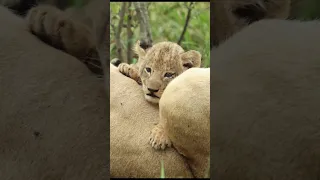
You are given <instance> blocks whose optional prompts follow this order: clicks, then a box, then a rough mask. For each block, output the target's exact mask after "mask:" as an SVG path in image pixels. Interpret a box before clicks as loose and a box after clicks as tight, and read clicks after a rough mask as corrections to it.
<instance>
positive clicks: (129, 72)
mask: <svg viewBox="0 0 320 180" xmlns="http://www.w3.org/2000/svg"><path fill="white" fill-rule="evenodd" d="M118 68H119V71H120V72H121V73H122V74H123V75H125V76H128V77H130V78H131V79H133V80H135V81H137V83H138V84H140V85H141V79H140V76H139V70H138V68H137V67H136V65H134V64H127V63H121V64H119V66H118Z"/></svg>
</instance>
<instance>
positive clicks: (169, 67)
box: [119, 42, 201, 103]
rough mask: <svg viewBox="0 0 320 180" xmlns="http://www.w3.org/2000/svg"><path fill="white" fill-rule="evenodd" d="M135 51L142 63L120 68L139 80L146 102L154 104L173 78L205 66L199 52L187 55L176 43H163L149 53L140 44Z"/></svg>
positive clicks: (124, 72) (122, 71) (191, 52)
mask: <svg viewBox="0 0 320 180" xmlns="http://www.w3.org/2000/svg"><path fill="white" fill-rule="evenodd" d="M135 52H136V53H137V54H138V56H139V59H138V64H136V65H128V64H125V63H122V64H120V65H119V71H120V72H121V73H123V74H125V75H127V76H129V77H131V78H132V79H135V80H137V79H138V78H139V79H140V81H141V83H142V89H143V92H144V94H145V98H146V100H147V101H149V102H152V103H158V102H159V99H160V98H161V95H162V93H163V91H164V90H165V88H166V86H167V85H168V83H169V82H170V81H171V80H172V79H174V78H175V77H177V76H179V75H180V74H181V73H182V72H184V71H185V70H187V69H188V68H191V67H200V64H201V54H200V53H199V52H198V51H194V50H190V51H187V52H185V51H184V50H183V49H182V47H181V46H179V45H178V44H176V43H173V42H160V43H157V44H155V45H153V46H152V47H151V48H149V49H147V50H144V49H142V48H141V47H140V43H139V42H137V43H136V46H135ZM148 68H149V69H150V72H149V71H148V70H147V69H148ZM168 74H170V75H171V76H168ZM130 75H131V76H130ZM137 76H138V78H137ZM150 94H151V95H153V96H150Z"/></svg>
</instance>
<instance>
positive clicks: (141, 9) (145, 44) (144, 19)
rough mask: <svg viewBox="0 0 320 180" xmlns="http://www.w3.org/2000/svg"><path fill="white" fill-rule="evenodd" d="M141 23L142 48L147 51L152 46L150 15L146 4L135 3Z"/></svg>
mask: <svg viewBox="0 0 320 180" xmlns="http://www.w3.org/2000/svg"><path fill="white" fill-rule="evenodd" d="M133 4H134V6H135V9H136V12H137V16H138V19H139V23H140V46H141V47H142V48H143V49H147V48H149V47H151V46H152V37H151V30H150V24H149V15H148V10H147V7H146V3H145V2H133Z"/></svg>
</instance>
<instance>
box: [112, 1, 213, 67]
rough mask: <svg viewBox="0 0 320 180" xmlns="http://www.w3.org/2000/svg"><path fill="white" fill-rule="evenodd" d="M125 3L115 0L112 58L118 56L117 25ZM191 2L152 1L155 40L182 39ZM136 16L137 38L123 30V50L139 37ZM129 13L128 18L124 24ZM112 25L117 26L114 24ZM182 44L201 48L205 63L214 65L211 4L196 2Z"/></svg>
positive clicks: (198, 49) (193, 48) (176, 40)
mask: <svg viewBox="0 0 320 180" xmlns="http://www.w3.org/2000/svg"><path fill="white" fill-rule="evenodd" d="M121 5H122V3H121V2H111V3H110V7H111V8H110V9H111V17H110V23H111V27H110V54H111V58H110V59H113V58H114V57H116V56H117V53H116V45H115V34H114V29H113V28H114V27H117V25H118V22H119V11H120V9H121ZM188 5H189V3H187V4H186V3H185V2H150V3H148V12H149V18H150V26H151V33H152V39H153V42H154V43H157V42H161V41H172V42H178V40H179V38H180V35H181V33H182V31H183V27H184V24H185V21H186V17H187V13H188ZM131 9H132V11H131V12H132V14H131V15H132V17H133V19H132V20H133V27H132V30H133V38H132V39H127V29H126V28H123V29H122V34H121V42H122V44H123V49H124V51H125V52H126V51H127V46H126V45H127V43H128V41H132V42H133V43H135V42H136V41H137V40H138V39H139V32H140V31H139V23H138V20H137V17H136V14H135V11H134V7H133V6H132V7H131ZM127 18H128V14H126V16H125V18H124V24H126V20H127ZM112 25H113V26H114V27H112ZM181 46H182V47H183V48H184V49H185V50H197V51H199V52H200V53H201V54H202V61H203V66H205V67H209V66H210V3H209V2H195V4H194V6H193V8H192V12H191V18H190V21H189V25H188V28H187V30H186V33H185V35H184V39H183V41H182V43H181Z"/></svg>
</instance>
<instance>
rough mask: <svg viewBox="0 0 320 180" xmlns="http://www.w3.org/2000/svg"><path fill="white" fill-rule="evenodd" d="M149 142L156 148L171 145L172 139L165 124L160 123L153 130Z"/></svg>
mask: <svg viewBox="0 0 320 180" xmlns="http://www.w3.org/2000/svg"><path fill="white" fill-rule="evenodd" d="M149 143H150V144H151V146H152V147H153V148H154V149H162V150H164V149H165V148H166V147H171V141H170V139H169V137H168V135H167V134H166V132H165V130H164V128H163V126H161V125H159V124H158V125H156V126H155V127H154V128H153V129H152V130H151V135H150V138H149Z"/></svg>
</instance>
